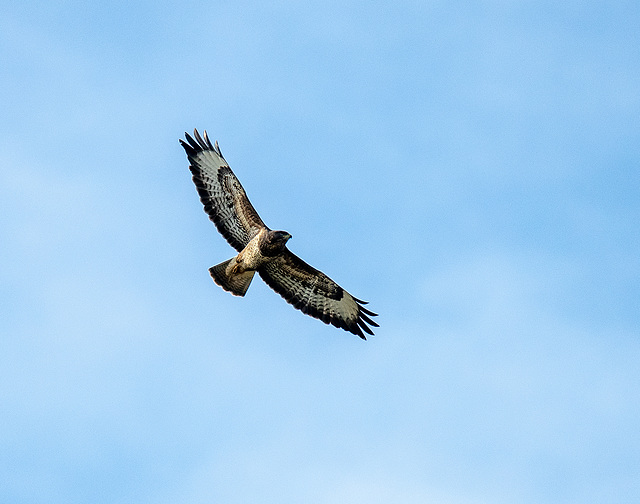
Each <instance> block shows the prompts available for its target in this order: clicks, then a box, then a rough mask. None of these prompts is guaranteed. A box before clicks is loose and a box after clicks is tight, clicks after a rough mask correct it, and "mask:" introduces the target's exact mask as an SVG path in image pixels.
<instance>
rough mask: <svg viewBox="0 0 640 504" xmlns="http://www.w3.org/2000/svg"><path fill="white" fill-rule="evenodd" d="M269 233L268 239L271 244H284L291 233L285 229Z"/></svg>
mask: <svg viewBox="0 0 640 504" xmlns="http://www.w3.org/2000/svg"><path fill="white" fill-rule="evenodd" d="M269 235H270V236H269V239H270V241H271V243H273V244H282V245H285V244H286V243H287V242H288V241H289V239H290V238H291V235H290V234H289V233H287V232H286V231H271V232H270V233H269Z"/></svg>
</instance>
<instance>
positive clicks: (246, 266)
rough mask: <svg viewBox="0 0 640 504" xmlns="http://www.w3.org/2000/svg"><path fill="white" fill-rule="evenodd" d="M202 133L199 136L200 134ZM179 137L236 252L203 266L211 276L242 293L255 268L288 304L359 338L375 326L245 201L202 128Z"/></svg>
mask: <svg viewBox="0 0 640 504" xmlns="http://www.w3.org/2000/svg"><path fill="white" fill-rule="evenodd" d="M203 137H204V138H203ZM185 138H186V140H180V144H181V145H182V147H184V150H185V152H186V153H187V158H188V159H189V163H190V166H189V169H190V170H191V173H192V175H193V182H194V183H195V185H196V189H197V190H198V194H199V195H200V201H202V204H203V205H204V210H205V212H206V213H207V214H208V215H209V218H210V219H211V220H212V221H213V223H214V224H215V225H216V227H217V228H218V231H219V232H220V233H221V234H222V236H224V237H225V238H226V240H227V241H228V242H229V244H230V245H231V246H232V247H233V248H235V249H236V250H237V251H238V255H237V256H235V257H232V258H231V259H229V260H228V261H224V262H222V263H220V264H218V265H216V266H213V267H211V268H209V273H210V274H211V277H212V278H213V280H214V281H215V282H216V283H217V284H218V285H220V286H221V287H222V288H223V289H224V290H226V291H229V292H231V293H232V294H234V295H236V296H244V295H245V293H246V292H247V289H248V288H249V284H250V283H251V280H252V279H253V276H254V274H255V272H256V271H257V272H258V274H259V275H260V276H261V277H262V279H263V280H264V281H265V282H266V284H267V285H268V286H269V287H271V288H272V289H273V290H274V291H276V292H277V293H278V294H280V295H281V296H282V297H283V298H284V299H285V300H286V301H287V302H288V303H290V304H292V305H293V306H294V308H297V309H298V310H300V311H302V312H303V313H306V314H307V315H311V316H312V317H315V318H317V319H320V320H322V321H323V322H324V323H325V324H332V325H334V326H336V327H340V328H342V329H344V330H345V331H350V332H352V333H354V334H356V335H358V336H360V337H361V338H362V339H366V337H365V335H364V333H367V334H373V331H372V330H371V327H369V326H373V327H378V324H377V323H375V322H374V321H373V320H372V319H371V318H370V317H375V316H376V315H377V314H375V313H373V312H372V311H369V310H367V309H366V308H365V307H364V306H363V305H365V304H367V303H366V301H362V300H360V299H357V298H355V297H353V296H352V295H351V294H349V293H348V292H347V291H345V290H344V289H343V288H342V287H340V286H339V285H338V284H337V283H335V282H334V281H333V280H331V279H330V278H329V277H328V276H327V275H325V274H324V273H322V272H321V271H318V270H317V269H315V268H313V267H312V266H309V265H308V264H307V263H306V262H304V261H303V260H302V259H300V258H299V257H298V256H296V255H295V254H293V253H291V252H290V251H289V249H288V248H287V246H286V244H287V241H288V240H289V238H291V235H290V234H289V233H287V232H286V231H272V230H271V229H269V228H268V227H267V226H266V225H265V224H264V222H262V219H261V218H260V216H259V215H258V212H256V210H255V208H253V205H252V204H251V202H250V201H249V198H248V197H247V194H246V193H245V191H244V188H243V187H242V185H241V184H240V181H239V180H238V179H237V177H236V176H235V174H234V173H233V172H232V171H231V168H229V165H228V164H227V162H226V161H225V159H224V157H223V156H222V152H220V147H219V146H218V142H216V143H215V144H212V143H211V141H210V140H209V137H208V136H207V132H206V131H205V132H204V133H203V136H202V137H201V136H200V134H199V133H198V131H197V130H194V131H193V137H192V136H191V135H189V134H188V133H185Z"/></svg>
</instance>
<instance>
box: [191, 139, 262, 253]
mask: <svg viewBox="0 0 640 504" xmlns="http://www.w3.org/2000/svg"><path fill="white" fill-rule="evenodd" d="M184 135H185V138H186V141H185V140H180V144H181V145H182V147H184V150H185V151H186V153H187V157H188V158H189V163H190V164H191V166H189V169H190V170H191V173H192V174H193V182H194V183H195V185H196V188H197V190H198V194H199V195H200V201H202V204H203V205H204V211H205V212H207V214H208V215H209V219H211V220H212V221H213V223H214V224H215V225H216V227H217V228H218V231H220V233H221V234H222V236H224V237H225V238H226V239H227V241H228V242H229V244H230V245H231V246H232V247H233V248H235V249H236V250H237V251H238V252H240V251H242V249H244V247H245V246H246V245H247V243H249V241H250V240H251V238H253V237H254V236H255V235H256V234H258V232H259V231H260V229H262V228H264V227H265V225H264V222H262V219H261V218H260V216H259V215H258V212H256V210H255V208H253V205H251V202H250V201H249V198H247V194H246V193H245V192H244V189H243V187H242V185H241V184H240V181H239V180H238V178H237V177H236V176H235V175H234V173H233V172H232V171H231V168H229V165H228V164H227V162H226V161H225V159H224V157H222V152H220V147H219V146H218V142H216V143H215V145H212V144H211V140H209V137H208V136H207V132H206V131H205V132H204V139H203V138H202V137H201V136H200V134H199V133H198V130H193V136H194V137H195V139H194V138H193V137H191V136H190V135H189V134H188V133H185V134H184Z"/></svg>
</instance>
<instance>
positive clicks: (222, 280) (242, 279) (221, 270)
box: [209, 257, 255, 296]
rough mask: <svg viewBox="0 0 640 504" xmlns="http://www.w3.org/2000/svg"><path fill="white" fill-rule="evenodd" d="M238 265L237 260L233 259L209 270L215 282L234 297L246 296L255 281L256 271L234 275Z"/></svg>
mask: <svg viewBox="0 0 640 504" xmlns="http://www.w3.org/2000/svg"><path fill="white" fill-rule="evenodd" d="M235 265H236V258H235V257H232V258H231V259H229V260H228V261H224V262H221V263H220V264H216V265H215V266H212V267H211V268H209V274H210V275H211V278H213V281H214V282H215V283H217V284H218V285H219V286H220V287H222V288H223V289H224V290H226V291H229V292H231V294H233V295H234V296H244V295H245V294H246V292H247V289H248V288H249V285H250V284H251V280H253V275H254V274H255V271H253V270H248V271H244V272H242V273H232V270H233V267H234V266H235Z"/></svg>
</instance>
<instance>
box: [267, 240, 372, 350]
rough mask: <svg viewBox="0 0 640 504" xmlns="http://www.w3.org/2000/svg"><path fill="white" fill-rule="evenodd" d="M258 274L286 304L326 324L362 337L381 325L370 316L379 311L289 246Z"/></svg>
mask: <svg viewBox="0 0 640 504" xmlns="http://www.w3.org/2000/svg"><path fill="white" fill-rule="evenodd" d="M258 273H259V274H260V276H261V277H262V279H263V280H264V281H265V283H266V284H267V285H268V286H269V287H271V288H272V289H273V290H274V291H276V292H277V293H278V294H280V295H281V296H282V297H283V298H284V299H285V300H286V301H287V303H289V304H291V305H293V307H294V308H297V309H298V310H300V311H302V313H306V314H307V315H311V316H312V317H315V318H317V319H319V320H322V322H324V323H325V324H331V325H334V326H335V327H340V328H342V329H344V330H345V331H349V332H352V333H354V334H356V335H358V336H360V337H361V338H362V339H367V338H366V337H365V335H364V333H363V331H364V332H365V333H367V334H373V331H372V330H371V328H370V327H369V326H373V327H379V326H378V324H377V323H375V322H374V321H373V320H371V318H370V317H375V316H376V315H377V314H376V313H373V312H372V311H369V310H367V309H366V308H365V307H364V306H363V305H365V304H367V302H366V301H362V300H360V299H357V298H355V297H353V296H352V295H351V294H349V293H348V292H347V291H346V290H344V289H343V288H342V287H340V286H339V285H338V284H337V283H335V282H334V281H333V280H331V279H330V278H329V277H328V276H327V275H325V274H324V273H322V272H321V271H318V270H317V269H315V268H314V267H312V266H310V265H308V264H307V263H306V262H304V261H303V260H302V259H300V258H299V257H298V256H296V255H295V254H293V253H291V252H290V251H289V250H288V249H287V250H285V252H284V253H283V254H282V255H281V256H279V257H277V258H276V259H275V260H274V261H272V262H270V263H268V264H266V265H264V266H263V267H262V268H260V269H259V270H258Z"/></svg>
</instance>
